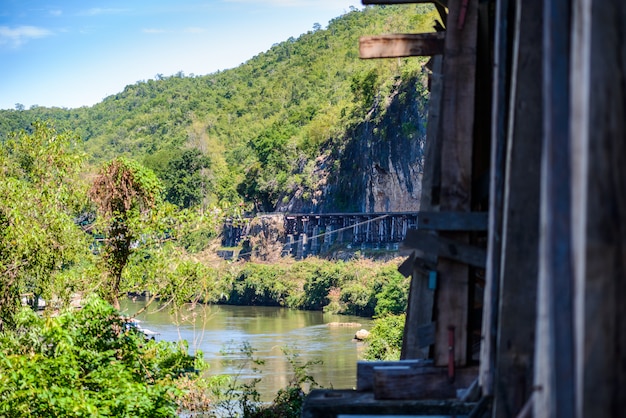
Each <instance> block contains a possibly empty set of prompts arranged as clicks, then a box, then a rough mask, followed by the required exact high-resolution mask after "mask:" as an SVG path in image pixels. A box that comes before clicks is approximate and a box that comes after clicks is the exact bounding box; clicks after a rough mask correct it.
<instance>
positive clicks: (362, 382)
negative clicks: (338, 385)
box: [356, 359, 433, 392]
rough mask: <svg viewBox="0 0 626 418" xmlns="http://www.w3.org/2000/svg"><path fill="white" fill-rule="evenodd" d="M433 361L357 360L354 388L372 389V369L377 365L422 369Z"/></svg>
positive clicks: (360, 390)
mask: <svg viewBox="0 0 626 418" xmlns="http://www.w3.org/2000/svg"><path fill="white" fill-rule="evenodd" d="M432 365H433V362H432V361H431V360H426V359H417V360H400V361H357V363H356V390H357V391H359V392H366V391H372V390H374V369H375V368H379V367H408V368H411V369H423V368H425V367H427V366H432Z"/></svg>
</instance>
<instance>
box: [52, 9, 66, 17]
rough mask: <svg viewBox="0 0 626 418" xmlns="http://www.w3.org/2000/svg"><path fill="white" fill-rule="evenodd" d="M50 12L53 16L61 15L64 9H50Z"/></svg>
mask: <svg viewBox="0 0 626 418" xmlns="http://www.w3.org/2000/svg"><path fill="white" fill-rule="evenodd" d="M50 14H51V15H52V16H61V15H62V14H63V11H62V10H50Z"/></svg>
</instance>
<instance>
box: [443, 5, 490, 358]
mask: <svg viewBox="0 0 626 418" xmlns="http://www.w3.org/2000/svg"><path fill="white" fill-rule="evenodd" d="M448 9H449V13H448V18H449V21H450V22H462V24H457V25H449V26H450V27H449V28H448V29H447V31H446V43H445V48H444V64H443V79H444V80H445V84H444V88H443V98H442V127H443V132H442V134H443V137H442V150H441V161H442V163H441V164H442V165H441V202H440V210H442V211H459V212H460V211H466V212H469V211H470V210H471V182H472V149H473V133H474V105H475V81H476V45H477V36H478V1H477V0H467V1H466V0H455V1H452V0H451V1H449V2H448ZM442 235H443V234H442ZM446 237H447V238H449V239H451V240H453V241H458V242H467V240H468V236H467V234H463V233H449V234H446ZM483 265H484V263H483ZM438 273H439V277H440V279H439V281H438V288H437V299H436V303H435V317H436V320H437V338H436V343H435V364H436V365H445V364H447V363H448V358H449V353H448V351H449V350H448V328H449V327H454V329H455V337H454V338H455V341H456V344H455V349H454V353H453V354H454V362H455V363H456V365H457V366H463V365H465V364H466V363H467V353H468V344H467V341H468V338H467V327H468V314H469V306H468V304H469V270H468V266H467V265H466V264H462V263H459V262H457V261H452V260H445V259H444V260H440V263H439V266H438Z"/></svg>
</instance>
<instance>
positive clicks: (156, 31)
mask: <svg viewBox="0 0 626 418" xmlns="http://www.w3.org/2000/svg"><path fill="white" fill-rule="evenodd" d="M141 31H142V32H143V33H149V34H153V33H165V32H167V31H166V30H165V29H156V28H145V29H142V30H141Z"/></svg>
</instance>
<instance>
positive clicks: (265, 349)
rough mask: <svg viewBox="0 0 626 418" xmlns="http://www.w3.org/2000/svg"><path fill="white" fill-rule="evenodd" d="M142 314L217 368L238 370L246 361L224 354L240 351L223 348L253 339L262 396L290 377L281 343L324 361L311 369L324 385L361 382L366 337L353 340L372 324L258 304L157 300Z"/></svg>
mask: <svg viewBox="0 0 626 418" xmlns="http://www.w3.org/2000/svg"><path fill="white" fill-rule="evenodd" d="M145 303H146V302H145V301H142V300H136V301H132V300H126V301H124V302H123V303H122V311H123V312H124V313H126V314H128V315H134V314H135V313H136V312H138V311H139V310H140V309H141V308H143V307H144V306H145ZM137 318H138V319H139V320H140V321H142V322H141V326H142V327H143V328H147V329H149V330H151V331H154V332H156V333H158V335H157V336H156V338H157V339H162V340H166V341H179V340H181V339H183V340H187V341H188V343H189V349H190V352H194V351H195V350H197V349H200V350H202V352H203V353H204V357H205V359H206V360H207V361H208V362H209V364H210V365H211V372H212V373H215V374H230V375H233V374H236V373H238V372H239V368H240V367H241V365H242V363H241V362H237V361H235V362H234V363H233V364H230V365H226V364H224V361H223V360H224V359H225V358H230V359H232V360H237V357H241V356H240V355H232V356H228V357H227V356H225V355H224V354H222V352H223V350H224V348H225V347H226V346H227V345H230V346H233V345H234V346H240V345H241V344H243V343H244V342H247V343H249V344H250V345H251V346H252V348H253V349H254V350H255V352H254V356H255V357H257V358H259V359H262V360H264V361H265V365H264V366H262V370H263V373H262V381H261V382H260V383H259V385H258V387H257V388H258V389H259V391H260V392H261V394H262V395H263V400H270V399H272V398H273V396H274V395H275V393H276V392H277V391H278V389H280V388H282V387H284V386H285V385H286V384H287V383H288V379H289V377H290V372H291V368H290V366H289V363H288V361H287V359H286V357H285V356H284V355H283V352H282V348H283V347H289V348H292V349H294V350H295V351H296V352H297V353H298V355H299V361H300V362H301V363H304V362H306V361H322V364H321V365H317V366H314V367H313V368H312V369H311V374H312V375H313V377H314V378H315V380H316V381H317V382H318V383H319V384H320V385H322V386H324V387H331V386H332V387H334V388H336V389H345V388H352V387H354V386H355V384H356V362H357V360H359V359H360V358H361V351H362V349H363V346H362V343H356V342H353V341H352V337H353V336H354V334H355V332H356V331H357V330H358V329H360V328H365V329H368V330H369V329H370V328H371V320H369V319H366V318H360V317H355V316H345V315H331V314H324V313H322V312H310V311H296V310H290V309H284V308H273V307H256V306H222V305H220V306H216V305H210V306H206V305H195V306H191V305H188V306H185V307H184V308H183V309H181V310H176V311H173V310H172V309H170V308H169V307H159V306H157V305H156V304H153V305H151V306H149V307H148V309H147V310H146V311H144V312H143V313H141V314H140V315H139V316H137ZM331 322H341V323H348V322H356V323H360V324H361V326H360V327H358V328H355V327H345V326H339V327H334V326H329V325H328V324H329V323H331ZM241 374H242V376H243V377H252V376H253V372H252V370H251V369H250V367H244V368H243V369H242V370H241Z"/></svg>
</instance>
